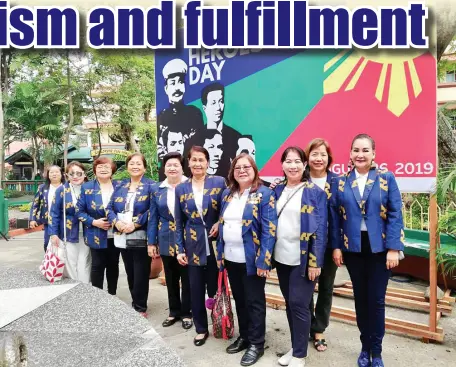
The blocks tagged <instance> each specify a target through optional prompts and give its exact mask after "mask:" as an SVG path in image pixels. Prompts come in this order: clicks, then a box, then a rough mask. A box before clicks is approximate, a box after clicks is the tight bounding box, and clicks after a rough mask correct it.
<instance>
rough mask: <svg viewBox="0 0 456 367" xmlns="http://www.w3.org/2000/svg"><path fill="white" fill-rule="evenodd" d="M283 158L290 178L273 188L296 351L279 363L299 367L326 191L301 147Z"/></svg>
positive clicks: (279, 259)
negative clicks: (311, 175) (308, 167)
mask: <svg viewBox="0 0 456 367" xmlns="http://www.w3.org/2000/svg"><path fill="white" fill-rule="evenodd" d="M281 162H282V169H283V172H284V174H285V180H284V182H283V183H282V184H279V185H277V186H276V187H275V189H274V191H275V194H276V198H277V203H276V206H277V212H278V216H279V222H278V226H277V242H276V246H275V249H274V263H275V265H276V267H277V276H278V278H279V285H280V290H281V291H282V294H283V297H284V298H285V304H286V311H287V318H288V323H289V326H290V333H291V348H292V349H291V350H290V351H289V352H288V353H287V354H285V355H284V356H283V357H282V358H280V359H279V363H280V364H281V365H289V366H296V367H297V366H304V365H305V357H307V344H308V338H309V332H310V325H311V316H310V311H309V304H310V299H311V298H312V296H313V292H314V289H315V282H316V280H317V278H318V276H319V275H320V272H321V268H322V266H323V263H324V258H325V250H326V239H327V234H328V233H327V231H328V224H327V214H326V213H327V209H326V200H327V195H326V193H325V192H324V191H323V190H321V189H320V188H318V186H317V185H316V184H315V183H313V182H312V181H311V180H310V178H309V175H308V173H307V172H306V171H305V169H304V163H305V162H306V155H305V153H304V151H303V150H302V149H301V148H299V147H288V148H287V149H285V151H284V152H283V154H282V157H281Z"/></svg>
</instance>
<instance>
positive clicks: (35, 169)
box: [31, 136, 38, 180]
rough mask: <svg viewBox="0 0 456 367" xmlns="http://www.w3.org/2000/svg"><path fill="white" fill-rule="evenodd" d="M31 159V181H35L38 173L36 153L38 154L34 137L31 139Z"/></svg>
mask: <svg viewBox="0 0 456 367" xmlns="http://www.w3.org/2000/svg"><path fill="white" fill-rule="evenodd" d="M31 153H32V159H33V173H32V180H34V179H35V176H36V173H37V171H38V159H37V153H38V142H37V140H36V137H35V136H34V137H33V138H32V152H31Z"/></svg>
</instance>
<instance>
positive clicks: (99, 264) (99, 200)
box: [77, 157, 120, 295]
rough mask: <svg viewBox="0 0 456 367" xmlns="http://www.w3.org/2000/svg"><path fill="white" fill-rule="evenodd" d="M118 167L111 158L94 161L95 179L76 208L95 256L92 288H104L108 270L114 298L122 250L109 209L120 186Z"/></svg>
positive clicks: (87, 184) (82, 194)
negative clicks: (116, 240) (116, 189)
mask: <svg viewBox="0 0 456 367" xmlns="http://www.w3.org/2000/svg"><path fill="white" fill-rule="evenodd" d="M116 168H117V167H116V164H115V163H114V162H113V161H112V160H111V159H110V158H108V157H100V158H97V159H96V160H95V162H93V172H94V173H95V177H96V178H95V180H92V181H90V182H86V183H85V184H83V185H82V189H81V196H80V197H79V200H78V207H77V208H78V210H77V214H78V218H79V220H80V221H81V222H82V223H83V224H84V226H85V228H86V232H85V242H86V244H87V246H89V247H90V253H91V255H92V269H91V272H90V278H91V281H92V285H93V286H94V287H97V288H100V289H103V282H104V273H105V271H106V280H107V283H108V293H109V294H112V295H115V294H116V291H117V281H118V279H119V256H120V251H119V249H118V248H117V247H115V246H114V235H113V232H112V228H111V224H110V223H109V222H108V219H107V214H106V208H107V206H108V204H109V201H110V200H111V196H112V193H113V192H114V190H115V188H116V187H117V185H118V184H119V181H116V180H114V181H113V180H111V177H112V175H113V174H114V173H115V172H116Z"/></svg>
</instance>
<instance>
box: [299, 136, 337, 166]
mask: <svg viewBox="0 0 456 367" xmlns="http://www.w3.org/2000/svg"><path fill="white" fill-rule="evenodd" d="M321 146H324V147H325V149H326V153H328V166H327V167H326V172H328V171H329V167H331V164H332V162H333V161H334V158H333V155H332V150H331V146H330V145H329V143H328V142H327V141H326V140H325V139H322V138H315V139H313V140H312V141H311V142H310V143H309V145H308V146H307V148H306V150H305V153H306V157H307V158H309V157H310V152H311V151H312V150H315V149H317V148H320V147H321ZM307 168H309V169H310V167H309V166H307Z"/></svg>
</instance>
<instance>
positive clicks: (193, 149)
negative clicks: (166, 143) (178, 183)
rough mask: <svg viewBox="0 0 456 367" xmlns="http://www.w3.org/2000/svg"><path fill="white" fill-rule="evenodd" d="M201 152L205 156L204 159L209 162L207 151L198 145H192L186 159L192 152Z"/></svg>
mask: <svg viewBox="0 0 456 367" xmlns="http://www.w3.org/2000/svg"><path fill="white" fill-rule="evenodd" d="M197 152H198V153H203V154H204V156H205V157H206V160H207V161H208V162H209V152H208V151H207V149H206V148H204V147H202V146H200V145H193V146H192V147H191V148H190V150H189V152H188V155H187V158H188V160H190V159H191V158H192V154H193V153H197Z"/></svg>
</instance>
